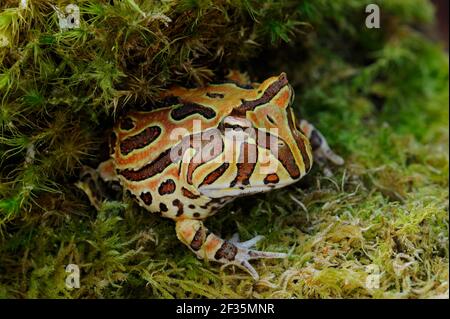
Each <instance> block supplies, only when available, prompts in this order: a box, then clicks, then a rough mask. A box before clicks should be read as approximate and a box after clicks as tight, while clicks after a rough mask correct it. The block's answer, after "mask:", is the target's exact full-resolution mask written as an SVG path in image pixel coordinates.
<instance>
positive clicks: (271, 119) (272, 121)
mask: <svg viewBox="0 0 450 319" xmlns="http://www.w3.org/2000/svg"><path fill="white" fill-rule="evenodd" d="M266 119H267V120H268V121H269V122H270V123H272V124H273V125H275V120H274V119H273V118H272V117H271V116H270V115H269V114H267V115H266Z"/></svg>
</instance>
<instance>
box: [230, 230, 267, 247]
mask: <svg viewBox="0 0 450 319" xmlns="http://www.w3.org/2000/svg"><path fill="white" fill-rule="evenodd" d="M262 239H264V236H261V235H258V236H255V237H253V238H252V239H250V240H247V241H244V242H240V241H239V234H238V233H234V234H233V236H232V237H231V238H230V240H229V242H230V243H232V244H234V245H236V246H237V247H240V248H252V247H254V246H255V245H256V244H257V243H258V242H259V241H261V240H262Z"/></svg>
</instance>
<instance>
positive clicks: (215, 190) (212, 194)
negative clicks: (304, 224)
mask: <svg viewBox="0 0 450 319" xmlns="http://www.w3.org/2000/svg"><path fill="white" fill-rule="evenodd" d="M289 184H291V183H279V184H276V185H264V184H262V185H246V186H241V187H225V188H222V187H217V186H216V187H215V186H212V185H208V186H201V187H200V188H199V189H198V190H199V191H200V193H202V194H203V195H204V196H206V197H209V198H221V197H225V196H226V197H228V196H230V197H239V196H247V195H253V194H257V193H264V192H268V191H271V190H273V189H277V188H282V187H285V186H287V185H289Z"/></svg>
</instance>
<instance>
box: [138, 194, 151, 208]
mask: <svg viewBox="0 0 450 319" xmlns="http://www.w3.org/2000/svg"><path fill="white" fill-rule="evenodd" d="M139 197H140V198H141V199H142V201H143V202H144V203H145V205H147V206H150V205H151V204H152V201H153V197H152V194H151V193H150V192H145V193H142V194H141V195H140V196H139Z"/></svg>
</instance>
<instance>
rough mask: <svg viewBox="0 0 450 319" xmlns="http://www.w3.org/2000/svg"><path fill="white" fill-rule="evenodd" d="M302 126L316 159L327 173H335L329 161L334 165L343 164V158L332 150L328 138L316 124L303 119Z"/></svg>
mask: <svg viewBox="0 0 450 319" xmlns="http://www.w3.org/2000/svg"><path fill="white" fill-rule="evenodd" d="M300 128H301V129H302V131H303V132H304V133H305V134H306V136H307V137H308V139H309V141H310V143H311V148H312V150H313V153H314V161H315V162H316V163H317V164H318V165H319V166H320V167H322V169H323V171H324V173H325V175H328V176H329V175H333V174H332V173H331V171H330V169H329V168H328V167H327V163H328V162H331V163H333V164H334V165H343V164H344V160H343V158H342V157H340V156H339V155H337V154H336V153H334V152H333V151H332V150H331V148H330V146H329V145H328V142H327V140H326V138H325V137H324V136H323V135H322V133H320V131H319V130H318V129H316V128H315V127H314V125H312V124H311V123H309V122H308V121H306V120H301V121H300Z"/></svg>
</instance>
